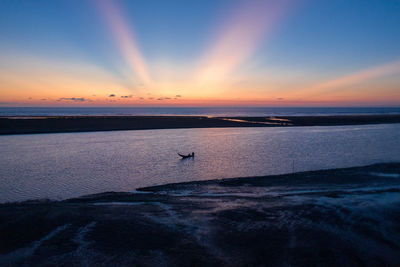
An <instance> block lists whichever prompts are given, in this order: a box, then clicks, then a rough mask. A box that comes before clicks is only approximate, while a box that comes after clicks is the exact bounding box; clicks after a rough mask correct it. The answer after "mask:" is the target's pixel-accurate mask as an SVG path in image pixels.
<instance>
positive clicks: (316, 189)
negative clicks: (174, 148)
mask: <svg viewBox="0 0 400 267" xmlns="http://www.w3.org/2000/svg"><path fill="white" fill-rule="evenodd" d="M399 214H400V163H389V164H376V165H371V166H365V167H356V168H346V169H333V170H322V171H312V172H302V173H294V174H286V175H278V176H265V177H249V178H236V179H226V180H212V181H203V182H190V183H181V184H170V185H163V186H156V187H148V188H142V189H139V190H138V191H137V192H134V193H129V192H126V193H122V192H121V193H118V192H114V193H113V192H109V193H102V194H96V195H89V196H84V197H80V198H75V199H69V200H64V201H49V200H48V201H46V200H42V201H27V202H22V203H5V204H0V240H1V242H0V265H1V266H21V265H26V266H37V265H38V266H47V265H54V264H56V265H58V266H83V265H85V266H94V265H96V266H322V265H328V266H340V265H345V266H399V265H400V258H399V257H398V256H399V255H400V228H399V225H400V217H399V216H398V215H399Z"/></svg>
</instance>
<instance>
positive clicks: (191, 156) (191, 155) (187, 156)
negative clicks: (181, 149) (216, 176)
mask: <svg viewBox="0 0 400 267" xmlns="http://www.w3.org/2000/svg"><path fill="white" fill-rule="evenodd" d="M178 155H179V156H181V157H182V159H187V158H193V157H194V152H192V154H187V155H182V154H179V153H178Z"/></svg>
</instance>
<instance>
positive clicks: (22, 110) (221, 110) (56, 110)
mask: <svg viewBox="0 0 400 267" xmlns="http://www.w3.org/2000/svg"><path fill="white" fill-rule="evenodd" d="M372 114H400V107H65V108H62V107H0V116H120V115H121V116H124V115H125V116H128V115H136V116H140V115H142V116H151V115H165V116H166V115H177V116H178V115H179V116H185V115H187V116H189V115H190V116H225V117H229V116H232V117H233V116H244V117H252V116H317V115H318V116H324V115H372Z"/></svg>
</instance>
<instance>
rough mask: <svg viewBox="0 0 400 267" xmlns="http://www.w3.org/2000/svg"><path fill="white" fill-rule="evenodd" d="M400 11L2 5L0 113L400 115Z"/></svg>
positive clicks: (308, 1) (255, 3) (397, 6)
mask: <svg viewBox="0 0 400 267" xmlns="http://www.w3.org/2000/svg"><path fill="white" fill-rule="evenodd" d="M399 105H400V0H384V1H383V0H335V1H328V0H279V1H273V0H246V1H244V0H201V1H197V0H193V1H191V0H146V1H142V0H136V1H135V0H129V1H128V0H126V1H124V0H115V1H112V0H79V1H78V0H55V1H54V0H35V1H32V0H26V1H25V0H0V106H121V107H122V106H132V107H135V106H271V107H273V106H399Z"/></svg>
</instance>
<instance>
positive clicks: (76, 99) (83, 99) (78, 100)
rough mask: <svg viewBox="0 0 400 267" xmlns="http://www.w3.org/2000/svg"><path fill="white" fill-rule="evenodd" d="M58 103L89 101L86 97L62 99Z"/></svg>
mask: <svg viewBox="0 0 400 267" xmlns="http://www.w3.org/2000/svg"><path fill="white" fill-rule="evenodd" d="M57 101H74V102H84V101H88V100H87V99H85V98H84V97H61V98H59V99H57Z"/></svg>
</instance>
